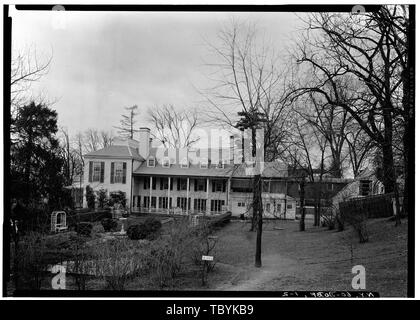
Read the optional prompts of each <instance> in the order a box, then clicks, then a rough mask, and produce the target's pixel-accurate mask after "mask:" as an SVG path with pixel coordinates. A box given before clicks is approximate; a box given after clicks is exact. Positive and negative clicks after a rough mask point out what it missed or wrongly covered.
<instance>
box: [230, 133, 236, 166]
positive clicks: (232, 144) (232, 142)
mask: <svg viewBox="0 0 420 320" xmlns="http://www.w3.org/2000/svg"><path fill="white" fill-rule="evenodd" d="M229 141H230V150H229V162H230V164H234V160H235V137H234V136H230V140H229Z"/></svg>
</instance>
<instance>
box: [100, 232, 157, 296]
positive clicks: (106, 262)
mask: <svg viewBox="0 0 420 320" xmlns="http://www.w3.org/2000/svg"><path fill="white" fill-rule="evenodd" d="M146 256H149V254H148V249H147V248H144V247H143V246H142V245H141V244H139V243H133V242H131V241H128V240H127V239H115V240H111V241H106V242H105V243H102V244H100V245H99V246H98V247H97V249H96V257H97V259H95V262H94V263H95V265H96V268H95V269H96V272H97V274H98V276H100V277H102V278H103V279H104V280H105V282H106V284H107V288H108V289H111V290H124V289H125V288H126V286H127V283H128V282H129V280H130V279H132V278H134V277H135V276H139V275H142V274H144V272H145V269H146V268H148V266H147V258H146Z"/></svg>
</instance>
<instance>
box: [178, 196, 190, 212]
mask: <svg viewBox="0 0 420 320" xmlns="http://www.w3.org/2000/svg"><path fill="white" fill-rule="evenodd" d="M176 206H177V207H178V208H181V209H182V210H186V209H187V198H185V197H177V198H176ZM189 209H191V198H188V210H189Z"/></svg>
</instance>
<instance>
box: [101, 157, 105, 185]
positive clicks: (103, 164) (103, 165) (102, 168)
mask: <svg viewBox="0 0 420 320" xmlns="http://www.w3.org/2000/svg"><path fill="white" fill-rule="evenodd" d="M104 174H105V162H101V183H103V182H104Z"/></svg>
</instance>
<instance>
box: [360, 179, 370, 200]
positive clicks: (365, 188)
mask: <svg viewBox="0 0 420 320" xmlns="http://www.w3.org/2000/svg"><path fill="white" fill-rule="evenodd" d="M369 194H370V180H360V185H359V195H361V196H368V195H369Z"/></svg>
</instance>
